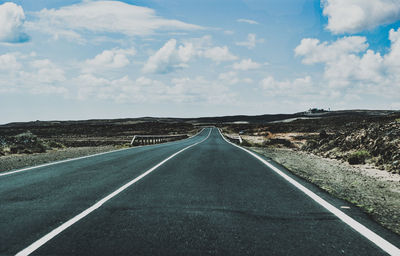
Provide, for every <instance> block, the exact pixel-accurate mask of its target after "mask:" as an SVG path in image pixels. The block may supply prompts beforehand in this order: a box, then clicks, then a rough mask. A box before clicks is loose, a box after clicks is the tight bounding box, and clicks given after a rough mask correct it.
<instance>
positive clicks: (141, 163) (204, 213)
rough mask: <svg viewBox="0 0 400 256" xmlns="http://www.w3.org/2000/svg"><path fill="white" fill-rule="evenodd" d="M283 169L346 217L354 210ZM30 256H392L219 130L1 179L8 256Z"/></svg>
mask: <svg viewBox="0 0 400 256" xmlns="http://www.w3.org/2000/svg"><path fill="white" fill-rule="evenodd" d="M196 143H197V144H196ZM182 150H183V151H182ZM178 152H179V153H178ZM176 153H178V154H176ZM174 154H175V155H174ZM172 155H173V156H172ZM171 156H172V157H171ZM168 158H169V159H168ZM165 159H168V160H167V161H164V162H162V161H163V160H165ZM267 160H268V159H267ZM161 162H162V164H161V165H159V163H161ZM278 168H279V169H280V170H282V172H284V173H285V174H287V175H289V176H290V177H291V178H293V179H294V180H296V181H297V182H299V183H300V184H302V185H303V186H305V187H306V188H308V189H309V190H311V191H313V192H314V193H315V194H317V195H318V196H319V197H321V198H323V199H324V200H326V201H328V202H329V203H330V204H332V205H333V206H334V207H336V208H337V209H340V207H341V206H349V205H348V204H347V203H345V202H342V201H340V200H338V199H335V198H332V197H330V196H329V195H327V194H325V193H324V192H322V191H320V190H318V189H317V188H315V187H314V186H312V185H311V184H308V183H306V182H305V181H303V180H301V179H299V178H296V177H293V176H292V175H291V174H290V173H288V172H287V171H286V170H284V169H283V168H281V167H279V166H278ZM148 170H150V171H151V172H147V173H145V172H146V171H148ZM144 173H145V175H142V174H144ZM140 175H142V176H140ZM138 176H140V177H139V178H137V177H138ZM135 178H137V179H136V180H134V179H135ZM132 180H134V182H132ZM129 182H131V183H129ZM127 183H128V184H127ZM125 184H126V186H125V187H123V186H124V185H125ZM121 187H122V189H120V190H119V191H117V192H118V193H114V194H112V193H113V192H115V191H116V190H118V189H119V188H121ZM110 194H111V195H112V196H110ZM107 196H108V197H107ZM101 200H103V201H101ZM96 203H98V205H97V206H98V207H96V208H95V209H94V208H91V207H93V205H95V204H96ZM100 203H101V204H100ZM88 209H91V210H90V211H89V212H88V211H87V210H88ZM340 210H341V211H342V212H344V213H345V214H347V215H348V216H350V217H351V218H352V219H354V220H355V221H356V222H357V223H361V224H363V225H364V226H365V227H367V228H368V229H370V230H371V231H373V232H375V233H376V234H377V235H378V236H379V237H382V238H383V239H385V240H384V241H387V242H389V244H390V245H392V246H393V247H392V248H391V249H394V251H393V250H392V255H396V254H397V252H398V251H396V249H397V248H396V246H397V247H399V245H400V239H399V236H397V235H395V234H393V233H391V232H389V231H387V230H386V229H384V228H382V227H380V226H379V225H377V224H376V223H374V222H373V221H372V220H370V219H369V218H368V217H367V216H365V215H364V214H363V213H361V212H360V211H358V210H357V209H354V207H352V206H350V208H349V209H347V208H346V209H340ZM85 211H86V212H85ZM83 213H85V214H84V215H82V214H83ZM80 214H81V215H80ZM76 216H81V217H79V219H78V220H76V218H77V217H76ZM82 216H83V217H82ZM74 218H75V221H74V222H68V221H71V220H73V219H74ZM63 225H64V226H63ZM60 226H61V228H60ZM54 230H56V231H57V230H58V231H57V232H56V235H53V236H51V235H50V238H49V233H50V234H55V233H54V232H55V231H54ZM52 231H53V233H51V232H52ZM371 240H372V241H371ZM35 241H42V244H40V246H36V247H35V246H34V245H32V244H34V242H35ZM36 245H37V243H36ZM27 248H28V249H29V248H30V249H31V252H32V255H387V252H385V251H384V250H385V249H382V248H380V247H379V242H378V245H377V243H376V242H374V239H367V238H366V237H365V236H363V235H362V234H360V233H359V232H357V231H356V230H355V229H353V228H352V227H350V226H349V225H348V224H346V223H345V222H343V221H342V220H340V219H339V218H338V217H337V216H336V215H334V214H333V213H332V212H331V211H328V210H327V209H326V208H324V207H323V206H321V204H319V203H317V202H316V201H315V200H312V199H311V198H310V197H309V196H307V195H306V194H305V193H304V192H302V191H301V190H299V189H298V188H297V187H295V186H293V185H292V184H291V183H289V182H288V181H287V180H285V179H284V178H282V177H281V176H280V175H279V174H277V173H276V172H275V171H273V170H272V169H271V168H269V167H268V166H266V165H265V164H264V163H262V162H261V161H259V160H258V159H256V158H255V157H253V156H252V155H250V154H249V153H247V152H245V151H243V150H241V149H240V148H238V147H235V146H233V145H231V144H229V143H228V142H226V141H225V140H224V139H223V138H222V137H221V135H220V133H219V132H218V130H217V129H215V128H214V129H210V128H208V129H205V130H204V131H203V132H201V133H200V134H199V135H197V136H195V137H193V138H190V139H186V140H183V141H177V142H172V143H167V144H160V145H151V146H145V147H138V148H131V149H128V150H123V151H118V152H112V153H109V154H104V155H100V156H94V157H89V158H85V159H80V160H75V161H70V162H66V163H59V164H55V165H50V166H45V167H40V168H36V169H31V170H27V171H23V172H18V173H12V174H9V175H4V176H0V255H14V254H16V253H18V252H22V253H21V254H22V255H24V254H25V255H26V254H27V253H28V250H26V251H23V250H24V249H27ZM32 248H33V249H32ZM393 253H396V254H393Z"/></svg>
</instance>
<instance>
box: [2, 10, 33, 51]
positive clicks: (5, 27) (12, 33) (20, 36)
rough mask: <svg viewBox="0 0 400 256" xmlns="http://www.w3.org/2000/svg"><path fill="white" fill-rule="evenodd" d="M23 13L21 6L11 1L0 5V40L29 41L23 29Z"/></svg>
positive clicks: (11, 41)
mask: <svg viewBox="0 0 400 256" xmlns="http://www.w3.org/2000/svg"><path fill="white" fill-rule="evenodd" d="M24 22H25V14H24V10H23V9H22V7H21V6H19V5H16V4H14V3H11V2H7V3H4V4H2V5H0V41H2V42H8V43H23V42H26V41H29V36H28V35H27V34H25V32H24V31H23V30H24V28H23V27H24Z"/></svg>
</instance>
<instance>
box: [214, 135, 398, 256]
mask: <svg viewBox="0 0 400 256" xmlns="http://www.w3.org/2000/svg"><path fill="white" fill-rule="evenodd" d="M218 131H219V134H220V135H221V136H222V138H223V139H224V140H225V141H226V142H228V143H230V144H232V145H233V146H235V147H237V148H240V149H242V150H244V151H246V152H247V153H249V154H250V155H252V156H253V157H255V158H257V159H258V160H259V161H261V162H262V163H263V164H265V165H266V166H268V167H269V168H270V169H272V170H273V171H274V172H276V173H277V174H279V175H280V176H281V177H283V178H284V179H285V180H287V181H288V182H289V183H291V184H292V185H293V186H295V187H296V188H297V189H299V190H301V191H302V192H303V193H304V194H306V195H307V196H309V197H310V198H311V199H313V200H314V201H315V202H317V203H318V204H320V205H321V206H323V207H324V208H325V209H327V210H328V211H330V212H331V213H333V214H334V215H335V216H336V217H338V218H339V219H340V220H342V221H343V222H344V223H346V224H347V225H349V226H350V227H351V228H353V229H354V230H355V231H357V232H358V233H360V234H361V235H362V236H364V237H366V238H367V239H368V240H370V241H371V242H372V243H374V244H375V245H377V246H378V247H380V248H381V249H382V250H384V251H385V252H387V253H388V254H389V255H393V256H394V255H396V256H399V255H400V249H399V248H397V247H396V246H394V245H393V244H391V243H389V242H388V241H387V240H385V239H383V238H382V237H380V236H379V235H377V234H376V233H374V232H373V231H371V230H370V229H368V228H367V227H365V226H364V225H362V224H361V223H359V222H357V221H356V220H354V219H353V218H351V217H350V216H348V215H347V214H345V213H343V212H342V211H340V210H339V209H337V208H336V207H334V206H333V205H331V204H330V203H328V202H327V201H325V200H324V199H322V198H321V197H319V196H318V195H317V194H315V193H314V192H312V191H311V190H309V189H308V188H306V187H304V186H303V185H301V184H300V183H298V182H297V181H295V180H294V179H293V178H291V177H289V176H288V175H286V174H285V173H284V172H282V171H281V170H279V169H278V168H276V167H275V166H273V165H272V164H270V163H268V162H267V161H266V160H265V159H263V158H261V157H260V156H258V155H256V154H255V153H253V152H251V151H250V150H248V149H245V148H242V147H240V146H238V145H236V144H234V143H232V142H230V141H228V140H227V139H226V138H225V137H224V136H223V135H222V133H221V130H220V129H218Z"/></svg>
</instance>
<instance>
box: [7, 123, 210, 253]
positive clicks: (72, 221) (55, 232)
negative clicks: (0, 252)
mask: <svg viewBox="0 0 400 256" xmlns="http://www.w3.org/2000/svg"><path fill="white" fill-rule="evenodd" d="M212 130H213V129H212V128H211V129H210V132H209V133H208V135H207V137H206V138H205V139H203V140H201V141H199V142H196V143H194V144H192V145H189V146H187V147H185V148H183V149H181V150H179V151H178V152H175V153H174V154H172V155H170V156H169V157H167V158H165V159H164V160H162V161H161V162H159V163H158V164H156V165H155V166H153V167H152V168H150V169H149V170H147V171H146V172H144V173H142V174H141V175H139V176H137V177H136V178H134V179H133V180H131V181H129V182H128V183H126V184H125V185H123V186H121V187H120V188H118V189H117V190H115V191H114V192H112V193H111V194H109V195H107V196H106V197H104V198H102V199H101V200H100V201H98V202H97V203H95V204H94V205H92V206H91V207H89V208H87V209H86V210H84V211H83V212H81V213H80V214H78V215H76V216H75V217H73V218H72V219H70V220H68V221H67V222H64V223H63V224H62V225H61V226H58V227H57V228H55V229H53V230H52V231H50V232H49V233H47V234H46V235H44V236H42V237H41V238H40V239H38V240H36V241H35V242H33V243H32V244H31V245H29V246H28V247H26V248H25V249H23V250H21V251H19V252H18V253H17V254H15V255H16V256H26V255H29V254H31V253H32V252H34V251H36V250H37V249H38V248H40V247H41V246H42V245H44V244H45V243H47V242H48V241H50V240H51V239H53V238H54V237H55V236H57V235H58V234H60V233H61V232H63V231H64V230H66V229H67V228H69V227H70V226H72V225H73V224H75V223H76V222H78V221H79V220H81V219H83V218H84V217H86V216H87V215H89V214H90V213H92V212H93V211H94V210H96V209H98V208H100V207H101V206H102V205H103V204H104V203H106V202H107V201H109V200H110V199H112V198H113V197H115V196H117V195H118V194H119V193H121V192H122V191H124V190H125V189H127V188H128V187H130V186H131V185H133V184H135V183H136V182H138V181H139V180H141V179H142V178H144V177H145V176H147V175H148V174H150V173H151V172H153V171H154V170H155V169H157V168H158V167H160V166H161V165H163V164H164V163H166V162H167V161H168V160H170V159H172V158H174V157H175V156H176V155H178V154H180V153H182V152H183V151H185V150H187V149H189V148H191V147H194V146H196V145H198V144H200V143H202V142H204V141H206V140H207V139H208V138H209V137H210V134H211V132H212Z"/></svg>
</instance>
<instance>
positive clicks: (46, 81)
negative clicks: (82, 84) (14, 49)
mask: <svg viewBox="0 0 400 256" xmlns="http://www.w3.org/2000/svg"><path fill="white" fill-rule="evenodd" d="M35 57H36V56H35V54H30V55H23V54H21V53H8V54H4V55H0V66H1V68H0V92H26V93H32V94H64V95H66V94H67V93H68V90H67V89H66V88H65V87H63V86H62V85H60V83H62V82H64V81H66V78H65V74H64V70H63V69H61V68H60V67H58V66H57V65H56V64H54V63H53V62H52V61H50V60H48V59H35Z"/></svg>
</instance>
